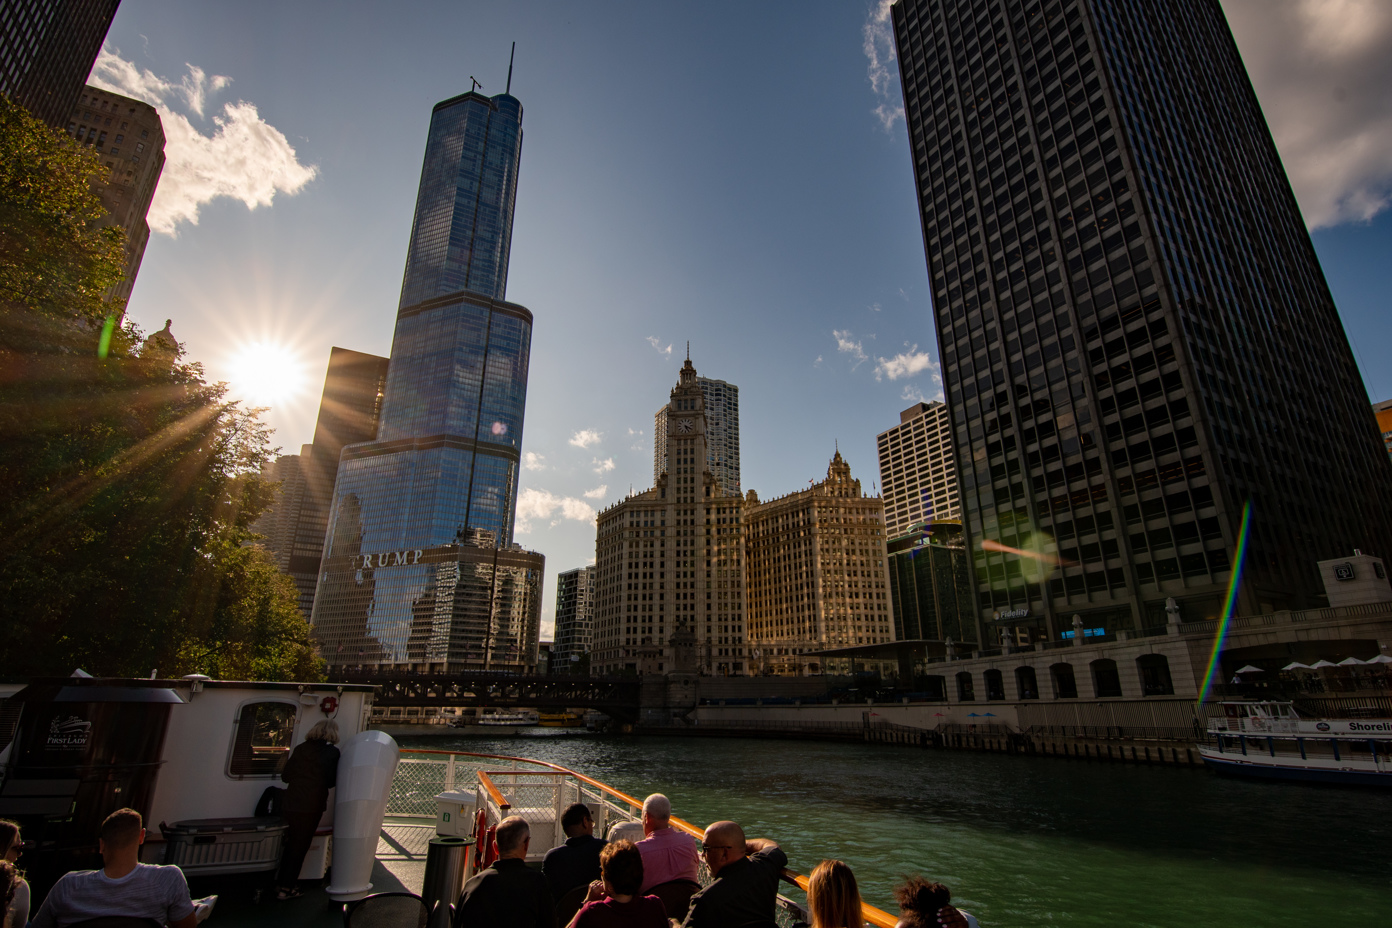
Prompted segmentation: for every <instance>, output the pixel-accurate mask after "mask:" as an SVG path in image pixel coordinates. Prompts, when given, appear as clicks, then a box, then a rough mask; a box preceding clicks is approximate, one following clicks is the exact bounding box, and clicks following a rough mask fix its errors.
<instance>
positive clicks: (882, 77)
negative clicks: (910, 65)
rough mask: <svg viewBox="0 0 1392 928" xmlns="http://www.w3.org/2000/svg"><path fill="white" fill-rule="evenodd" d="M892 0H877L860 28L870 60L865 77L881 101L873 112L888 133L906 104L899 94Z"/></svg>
mask: <svg viewBox="0 0 1392 928" xmlns="http://www.w3.org/2000/svg"><path fill="white" fill-rule="evenodd" d="M892 3H893V0H877V2H876V3H875V6H874V7H873V8H872V9H871V10H870V16H869V18H868V19H866V21H865V26H864V27H863V28H862V29H861V35H862V37H863V39H864V42H863V44H862V48H863V49H864V51H865V58H866V61H867V65H866V69H865V70H866V74H867V75H868V76H869V78H870V87H871V89H873V90H874V91H875V96H877V97H879V98H880V104H879V106H877V107H875V109H874V113H875V115H876V116H877V117H878V118H879V120H880V125H881V126H883V127H884V130H885V131H886V132H888V131H889V130H890V129H892V128H894V123H895V122H896V121H898V120H900V119H903V118H904V105H903V103H902V101H901V95H900V92H899V71H898V68H897V67H896V66H895V63H894V23H893V21H892V20H891V19H890V15H889V8H890V6H891V4H892Z"/></svg>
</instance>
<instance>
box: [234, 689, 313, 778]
mask: <svg viewBox="0 0 1392 928" xmlns="http://www.w3.org/2000/svg"><path fill="white" fill-rule="evenodd" d="M298 709H299V707H298V706H296V705H295V704H293V703H285V702H253V703H248V704H247V705H245V706H242V711H241V712H240V713H239V714H238V716H237V730H236V733H235V734H234V735H233V737H232V756H231V758H230V759H229V760H228V763H227V773H228V775H229V776H234V777H273V776H275V775H276V774H277V773H278V772H279V771H280V768H281V767H282V766H283V765H284V763H285V757H286V755H288V754H289V753H290V746H291V745H290V742H291V741H292V740H293V739H294V736H295V718H296V716H297V715H298V714H299V713H298Z"/></svg>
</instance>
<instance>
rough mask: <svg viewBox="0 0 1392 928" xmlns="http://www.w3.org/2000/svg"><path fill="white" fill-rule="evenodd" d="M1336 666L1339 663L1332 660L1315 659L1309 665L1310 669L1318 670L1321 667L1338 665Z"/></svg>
mask: <svg viewBox="0 0 1392 928" xmlns="http://www.w3.org/2000/svg"><path fill="white" fill-rule="evenodd" d="M1338 666H1339V665H1338V664H1336V663H1334V662H1333V661H1315V662H1314V663H1313V664H1311V665H1310V669H1311V670H1319V669H1320V668H1322V667H1338Z"/></svg>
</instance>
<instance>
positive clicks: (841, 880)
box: [807, 860, 865, 928]
mask: <svg viewBox="0 0 1392 928" xmlns="http://www.w3.org/2000/svg"><path fill="white" fill-rule="evenodd" d="M807 909H808V911H809V913H810V914H811V916H812V928H862V926H863V925H864V924H865V917H864V916H863V915H862V914H861V912H860V888H859V887H858V886H856V878H855V874H854V873H852V872H851V868H850V867H848V866H846V864H845V863H843V862H841V861H839V860H824V861H822V862H821V863H819V864H817V866H816V867H815V868H814V869H813V870H812V876H810V877H808V880H807Z"/></svg>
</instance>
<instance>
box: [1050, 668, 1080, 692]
mask: <svg viewBox="0 0 1392 928" xmlns="http://www.w3.org/2000/svg"><path fill="white" fill-rule="evenodd" d="M1049 679H1050V680H1052V681H1053V684H1054V698H1055V699H1077V698H1078V681H1077V679H1076V678H1075V677H1074V676H1073V665H1072V664H1054V665H1053V666H1052V667H1050V668H1049Z"/></svg>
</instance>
